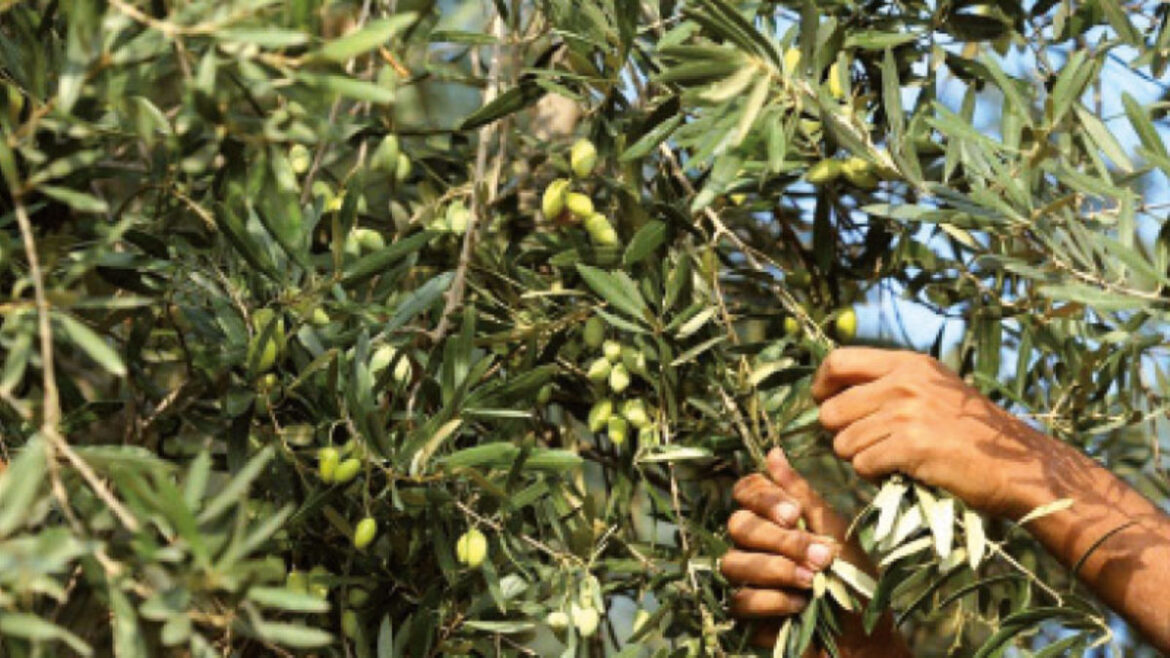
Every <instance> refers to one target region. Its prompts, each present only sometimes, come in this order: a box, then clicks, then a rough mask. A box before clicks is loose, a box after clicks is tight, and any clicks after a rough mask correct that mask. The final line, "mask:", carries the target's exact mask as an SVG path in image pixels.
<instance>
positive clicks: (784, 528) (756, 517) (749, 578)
mask: <svg viewBox="0 0 1170 658" xmlns="http://www.w3.org/2000/svg"><path fill="white" fill-rule="evenodd" d="M767 466H768V473H767V475H764V474H762V473H753V474H751V475H748V476H746V477H744V478H741V479H740V480H739V482H737V483H736V484H735V489H734V491H733V495H734V497H735V500H736V502H738V503H739V504H740V505H742V506H743V508H744V509H740V510H738V511H736V512H735V513H733V514H732V515H731V518H730V519H728V521H727V528H728V530H729V532H730V535H731V539H732V541H734V542H735V544H736V546H738V547H739V548H738V549H732V550H730V551H728V552H727V554H726V555H724V556H723V559H722V560H721V562H720V569H721V571H722V573H723V575H724V577H726V578H727V580H728V581H730V582H731V583H733V584H736V585H740V586H741V588H740V589H739V590H737V591H736V592H735V594H734V595H733V596H732V600H731V613H732V614H733V615H735V616H737V617H741V618H745V619H769V618H771V619H773V620H774V618H777V617H786V616H788V615H793V614H796V613H799V612H800V611H801V610H803V609H804V607H805V606H806V605H808V601H809V595H808V591H809V590H810V589H811V588H812V584H813V577H814V575H815V573H816V572H817V571H821V570H823V569H825V568H827V567H828V566H829V564H830V563H832V561H833V558H834V557H836V555H837V553H838V550H839V545H838V541H837V540H836V539H835V538H834V537H833V536H830V535H824V534H818V530H820V529H821V528H823V527H825V526H824V524H822V523H820V521H822V520H823V519H822V517H824V516H825V514H824V512H823V511H822V510H821V508H820V507H819V506H814V507H813V509H812V510H811V511H812V514H813V515H815V517H816V520H817V521H818V523H813V520H814V519H812V518H809V512H810V506H809V504H808V501H807V500H802V497H803V496H802V494H804V493H805V492H806V491H811V489H810V488H808V487H807V486H797V483H798V482H799V483H800V484H803V483H804V480H803V478H801V477H800V476H799V475H798V474H797V473H796V471H794V470H792V468H791V467H790V466H789V465H788V460H787V459H786V458H785V457H784V453H783V452H781V451H780V450H779V449H775V450H773V451H772V452H771V453H769V455H768V460H767ZM780 482H789V483H790V484H792V485H793V486H792V487H790V488H791V489H793V490H791V491H790V490H789V489H786V488H784V487H782V486H780V484H779V483H780ZM829 513H830V514H833V513H832V510H829ZM802 515H803V516H805V518H806V519H807V524H808V529H807V530H806V529H800V528H797V527H796V525H797V521H799V520H800V518H802ZM833 516H835V514H833ZM839 536H842V537H843V536H844V532H843V531H842V532H841V533H840V535H839ZM776 627H777V625H776V624H763V625H761V626H760V628H759V629H758V630H757V634H756V637H755V641H756V642H757V643H759V644H763V645H765V646H770V645H771V644H772V643H774V642H775V634H776Z"/></svg>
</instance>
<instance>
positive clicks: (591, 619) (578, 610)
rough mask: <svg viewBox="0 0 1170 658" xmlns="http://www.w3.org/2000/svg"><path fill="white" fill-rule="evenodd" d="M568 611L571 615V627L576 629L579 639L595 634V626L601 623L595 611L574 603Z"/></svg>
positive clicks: (599, 616)
mask: <svg viewBox="0 0 1170 658" xmlns="http://www.w3.org/2000/svg"><path fill="white" fill-rule="evenodd" d="M569 610H570V611H571V612H572V614H573V625H574V626H576V627H577V632H578V633H580V634H581V637H589V636H591V635H593V634H594V633H595V632H597V626H598V624H600V623H601V615H600V614H598V613H597V610H595V609H593V608H588V607H582V606H579V605H577V604H576V603H574V604H573V605H572V606H570V608H569Z"/></svg>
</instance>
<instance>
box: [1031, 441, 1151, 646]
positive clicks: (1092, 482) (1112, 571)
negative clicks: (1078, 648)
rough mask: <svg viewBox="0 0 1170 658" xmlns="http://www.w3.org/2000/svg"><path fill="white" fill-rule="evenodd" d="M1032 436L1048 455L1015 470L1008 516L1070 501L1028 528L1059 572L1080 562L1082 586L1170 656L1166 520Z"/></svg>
mask: <svg viewBox="0 0 1170 658" xmlns="http://www.w3.org/2000/svg"><path fill="white" fill-rule="evenodd" d="M1021 431H1027V432H1035V430H1032V429H1030V428H1027V429H1021ZM1035 434H1036V435H1037V436H1036V437H1033V438H1032V439H1031V441H1034V442H1035V443H1036V444H1038V445H1042V446H1043V448H1042V450H1043V452H1044V453H1045V455H1044V458H1043V459H1040V460H1031V459H1029V460H1024V461H1025V463H1022V464H1020V465H1019V467H1020V468H1021V472H1020V474H1019V476H1018V477H1017V479H1016V482H1017V483H1018V490H1017V491H1016V492H1015V494H1014V495H1013V496H1012V498H1013V500H1014V501H1015V504H1014V505H1013V509H1011V511H1010V514H1011V515H1012V516H1013V517H1014V518H1020V517H1021V516H1023V515H1024V514H1026V513H1028V512H1029V511H1031V510H1032V509H1035V508H1036V507H1038V506H1040V505H1043V504H1046V503H1050V502H1053V501H1055V500H1060V499H1062V498H1068V499H1071V500H1072V501H1073V504H1072V506H1071V507H1069V508H1068V509H1065V510H1063V511H1060V512H1056V513H1053V514H1049V515H1047V516H1043V517H1041V518H1039V519H1037V520H1035V521H1030V522H1029V523H1028V524H1027V529H1028V530H1029V531H1030V532H1031V533H1032V535H1033V536H1035V537H1036V538H1037V539H1038V540H1039V541H1040V542H1041V543H1042V544H1043V545H1044V546H1045V547H1046V548H1047V549H1048V550H1049V551H1050V552H1051V553H1052V554H1053V555H1054V556H1055V557H1056V558H1057V559H1059V560H1060V562H1061V563H1063V564H1064V565H1066V566H1068V567H1070V568H1071V567H1073V566H1074V565H1076V564H1077V563H1078V562H1079V561H1081V560H1083V562H1082V563H1081V566H1080V568H1079V570H1078V572H1077V575H1078V576H1079V577H1080V579H1081V580H1082V582H1084V583H1085V585H1087V586H1088V587H1089V589H1091V590H1092V591H1093V592H1094V593H1095V594H1096V595H1097V597H1098V598H1100V599H1101V601H1102V602H1104V603H1105V604H1106V605H1108V606H1110V607H1111V608H1113V609H1114V610H1115V611H1116V612H1117V613H1118V614H1120V615H1122V616H1123V617H1125V618H1126V619H1127V620H1128V621H1129V623H1130V624H1132V625H1133V627H1134V628H1136V629H1137V630H1138V631H1139V632H1140V633H1142V634H1143V635H1144V636H1145V638H1146V639H1147V640H1148V641H1149V642H1151V643H1153V644H1154V645H1155V646H1157V647H1158V648H1159V649H1160V650H1162V651H1170V517H1167V516H1166V515H1165V514H1164V513H1162V512H1161V511H1159V510H1158V509H1157V508H1156V507H1155V506H1154V505H1153V504H1152V503H1151V502H1150V501H1149V500H1147V499H1146V498H1145V497H1143V496H1142V495H1141V494H1140V493H1138V492H1137V491H1135V490H1134V489H1133V488H1132V487H1130V486H1129V485H1128V484H1126V483H1125V482H1123V481H1121V480H1120V479H1118V478H1117V477H1116V476H1114V475H1113V474H1112V473H1110V472H1109V471H1108V470H1106V469H1104V468H1102V467H1101V466H1100V465H1098V464H1097V463H1096V462H1094V461H1093V460H1092V459H1090V458H1088V457H1086V456H1085V455H1083V454H1081V453H1080V452H1078V451H1077V450H1075V449H1073V448H1071V447H1069V446H1067V445H1065V444H1063V443H1061V442H1059V441H1057V440H1055V439H1052V438H1050V437H1047V436H1043V435H1042V434H1040V433H1039V432H1035ZM1097 542H1100V543H1099V544H1098V543H1097ZM1094 544H1097V545H1096V546H1094ZM1086 555H1087V557H1086Z"/></svg>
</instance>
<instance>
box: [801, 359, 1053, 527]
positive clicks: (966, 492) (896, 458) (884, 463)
mask: <svg viewBox="0 0 1170 658" xmlns="http://www.w3.org/2000/svg"><path fill="white" fill-rule="evenodd" d="M812 394H813V397H815V398H816V399H817V401H818V402H820V404H821V409H820V420H821V425H822V426H824V427H825V429H828V430H830V431H832V432H834V433H836V437H835V438H834V439H833V450H834V451H835V452H836V453H837V455H838V456H839V457H841V458H842V459H846V460H849V461H850V462H852V464H853V468H854V469H855V470H856V471H857V473H858V475H860V476H862V477H864V478H867V479H871V480H872V479H876V478H880V477H882V476H885V475H889V474H891V473H894V472H900V473H905V474H906V475H909V476H910V477H912V478H914V479H916V480H918V481H921V482H925V483H927V484H932V485H935V486H938V487H942V488H943V489H946V490H948V491H950V492H951V493H952V494H954V495H956V496H958V497H959V498H961V499H962V500H963V501H965V502H966V503H967V504H968V505H970V506H972V507H974V508H976V509H979V510H981V511H984V512H987V513H990V514H996V515H1005V516H1010V517H1012V518H1017V517H1019V516H1021V515H1022V514H1024V513H1026V512H1027V511H1028V510H1029V509H1031V507H1030V506H1029V505H1030V503H1029V502H1028V500H1029V498H1028V497H1027V496H1026V495H1024V491H1023V490H1022V489H1023V487H1024V486H1025V485H1026V483H1028V482H1034V481H1036V480H1037V479H1038V475H1037V474H1038V473H1039V471H1040V470H1041V469H1042V464H1043V463H1044V461H1045V460H1046V459H1047V458H1048V457H1049V456H1050V455H1051V453H1053V452H1054V451H1057V450H1060V449H1061V445H1062V444H1060V443H1059V442H1057V441H1055V440H1053V439H1051V438H1049V437H1047V436H1045V435H1044V434H1042V433H1040V432H1038V431H1036V430H1034V429H1032V428H1031V427H1028V426H1027V425H1026V424H1024V423H1023V422H1022V421H1020V420H1019V419H1017V418H1015V417H1014V416H1012V415H1011V414H1009V413H1008V412H1006V411H1004V410H1003V409H1001V408H1000V407H998V406H997V405H996V404H995V403H993V402H992V401H991V400H988V399H987V398H986V397H984V396H983V395H982V394H980V393H979V392H978V391H976V390H975V389H974V388H972V387H970V386H968V385H967V384H965V383H964V382H963V381H962V380H961V379H959V377H958V376H957V375H955V373H953V372H951V371H950V370H949V369H947V368H946V367H945V366H943V365H942V364H941V363H939V362H938V361H936V360H935V359H932V358H930V357H928V356H926V355H922V354H917V353H914V352H900V351H892V350H881V349H872V348H862V347H851V348H840V349H837V350H835V351H833V352H832V353H830V354H829V356H828V357H827V358H826V359H825V361H824V362H823V363H822V364H821V367H820V369H819V370H818V371H817V373H816V376H815V377H814V379H813V383H812Z"/></svg>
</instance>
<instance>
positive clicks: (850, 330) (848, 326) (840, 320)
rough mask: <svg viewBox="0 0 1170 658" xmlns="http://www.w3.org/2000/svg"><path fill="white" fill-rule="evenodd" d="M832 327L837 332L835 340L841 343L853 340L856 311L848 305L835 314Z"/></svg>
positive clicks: (855, 328) (855, 327) (855, 331)
mask: <svg viewBox="0 0 1170 658" xmlns="http://www.w3.org/2000/svg"><path fill="white" fill-rule="evenodd" d="M834 328H835V329H836V332H837V340H839V341H841V342H842V343H850V342H853V339H854V338H856V337H857V312H856V311H854V310H853V307H852V306H850V307H849V308H846V309H845V310H843V311H841V313H840V314H839V315H838V316H837V319H836V321H835V322H834Z"/></svg>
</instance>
